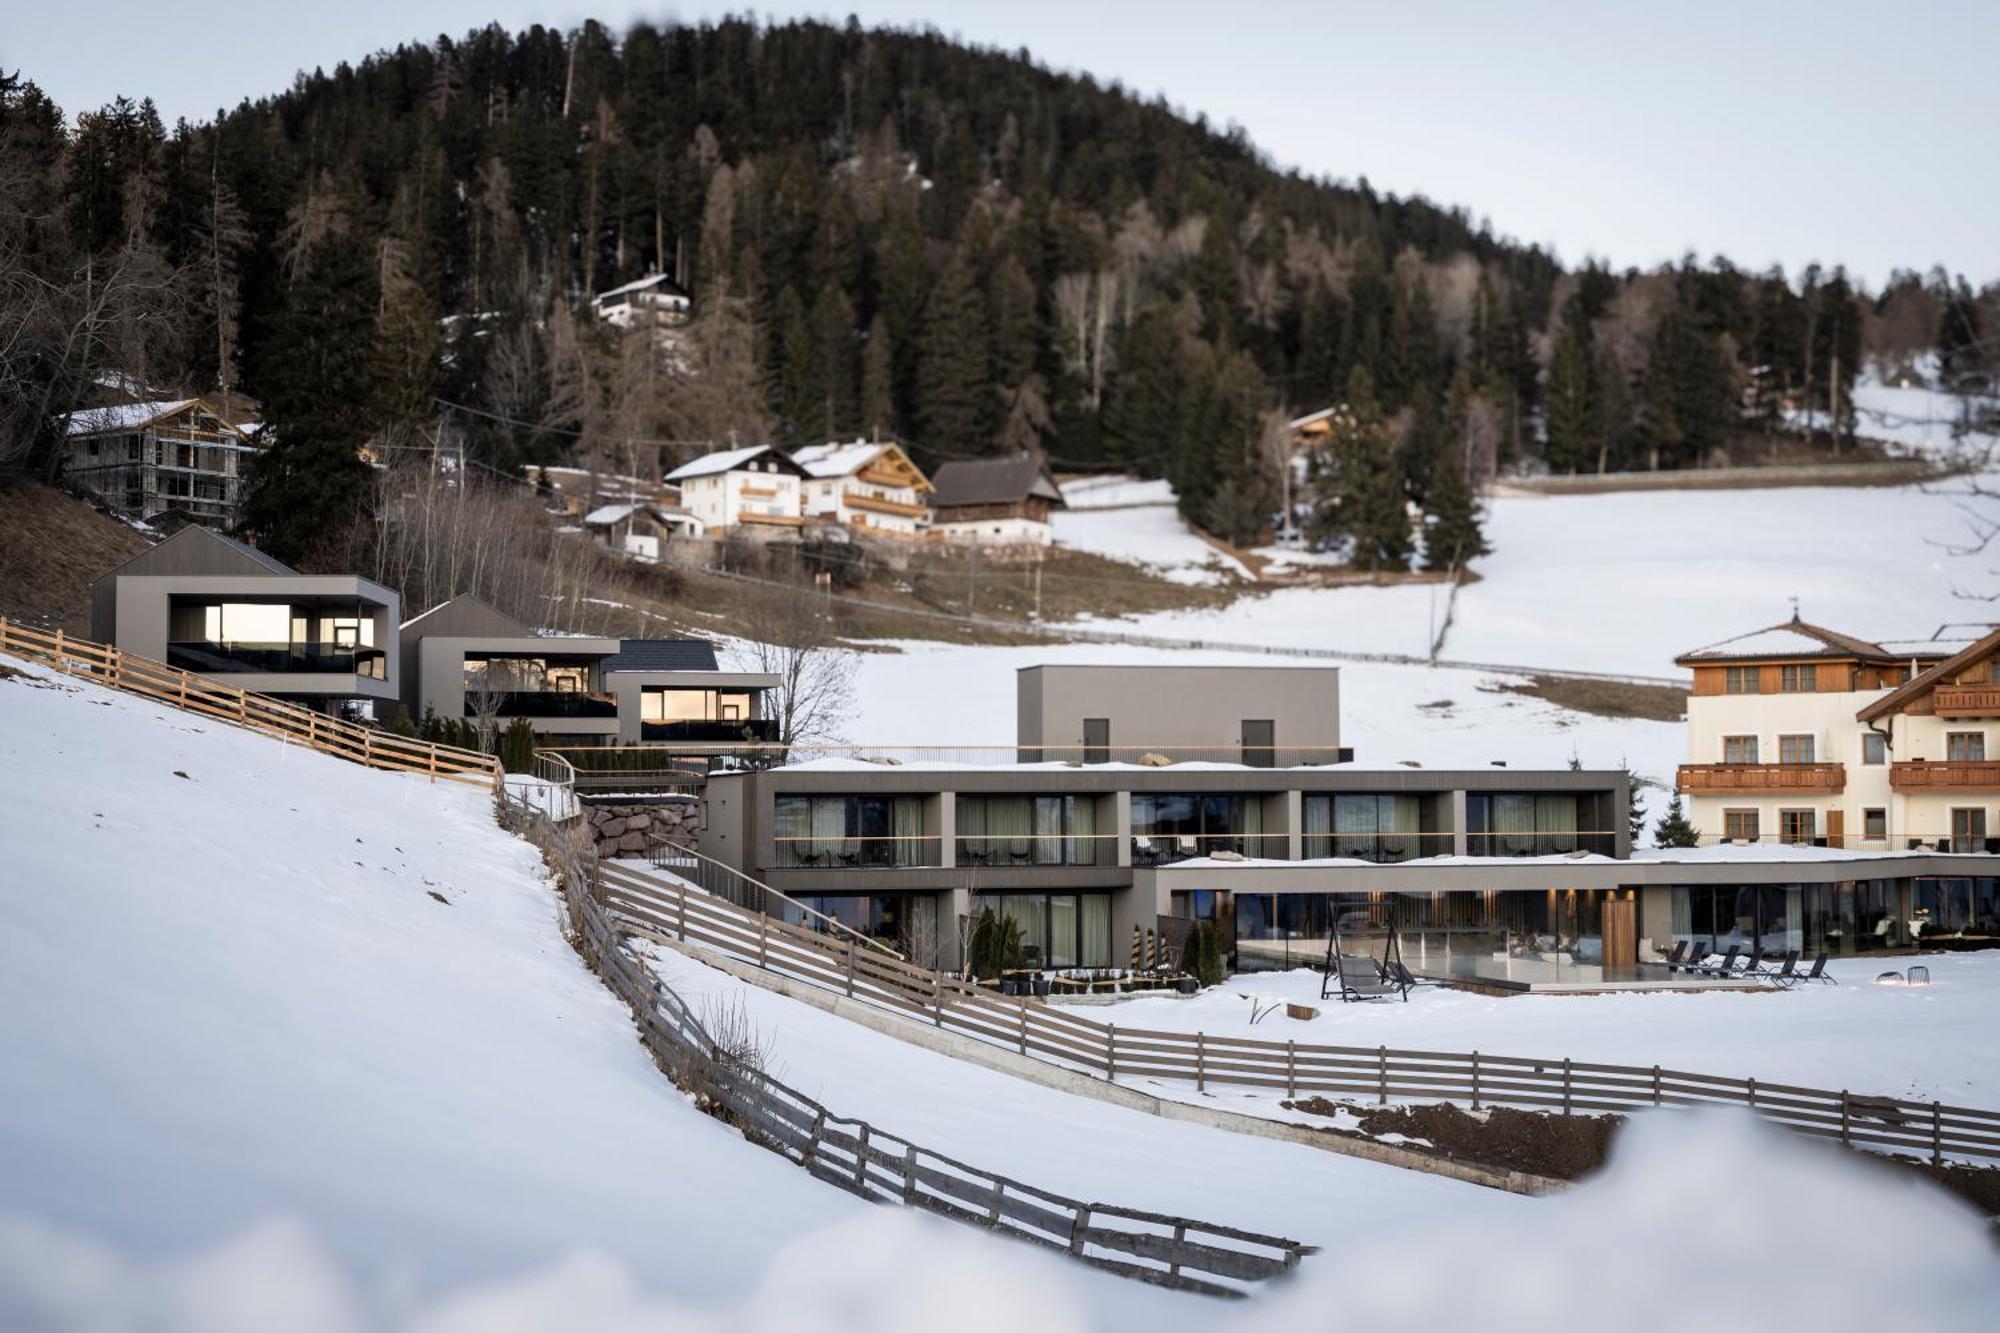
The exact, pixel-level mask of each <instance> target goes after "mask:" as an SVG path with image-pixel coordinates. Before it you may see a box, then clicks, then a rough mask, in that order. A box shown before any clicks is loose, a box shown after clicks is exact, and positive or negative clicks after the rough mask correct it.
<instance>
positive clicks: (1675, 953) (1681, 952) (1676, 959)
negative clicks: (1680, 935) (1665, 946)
mask: <svg viewBox="0 0 2000 1333" xmlns="http://www.w3.org/2000/svg"><path fill="white" fill-rule="evenodd" d="M1687 951H1688V942H1687V941H1686V940H1678V941H1676V942H1675V944H1674V947H1673V950H1672V951H1671V952H1670V953H1668V954H1667V956H1666V957H1664V958H1660V959H1656V960H1655V961H1656V962H1657V963H1659V965H1660V966H1661V967H1664V968H1666V969H1667V971H1669V972H1675V971H1678V970H1679V969H1680V965H1681V960H1682V959H1683V958H1686V957H1687Z"/></svg>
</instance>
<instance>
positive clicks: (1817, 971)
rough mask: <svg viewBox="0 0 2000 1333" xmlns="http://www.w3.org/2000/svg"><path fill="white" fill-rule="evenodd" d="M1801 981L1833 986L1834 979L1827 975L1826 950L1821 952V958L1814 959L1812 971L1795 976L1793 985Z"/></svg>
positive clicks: (1795, 974) (1798, 973)
mask: <svg viewBox="0 0 2000 1333" xmlns="http://www.w3.org/2000/svg"><path fill="white" fill-rule="evenodd" d="M1801 981H1824V982H1825V983H1826V984H1827V985H1829V986H1831V985H1832V984H1833V978H1832V977H1830V976H1828V975H1827V974H1826V950H1824V949H1822V950H1820V953H1819V957H1817V958H1815V959H1813V965H1812V969H1811V970H1810V971H1807V972H1796V973H1794V974H1793V977H1792V984H1794V985H1796V984H1797V983H1798V982H1801Z"/></svg>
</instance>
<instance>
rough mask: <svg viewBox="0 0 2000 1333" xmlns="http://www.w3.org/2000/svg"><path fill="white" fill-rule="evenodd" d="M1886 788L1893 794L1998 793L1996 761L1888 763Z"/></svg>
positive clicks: (1999, 761)
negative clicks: (1905, 792) (1915, 792)
mask: <svg viewBox="0 0 2000 1333" xmlns="http://www.w3.org/2000/svg"><path fill="white" fill-rule="evenodd" d="M1889 786H1890V787H1891V789H1893V790H1895V791H1918V792H1922V791H1978V792H2000V759H1975V760H1951V759H1945V760H1938V761H1936V762H1926V761H1924V760H1922V759H1918V760H1914V761H1912V762H1909V763H1901V764H1891V765H1889Z"/></svg>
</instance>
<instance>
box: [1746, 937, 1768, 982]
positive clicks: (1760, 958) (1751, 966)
mask: <svg viewBox="0 0 2000 1333" xmlns="http://www.w3.org/2000/svg"><path fill="white" fill-rule="evenodd" d="M1763 974H1764V946H1763V945H1761V944H1758V945H1754V946H1752V948H1751V950H1750V961H1749V962H1747V963H1745V964H1743V975H1744V976H1746V977H1759V976H1762V975H1763Z"/></svg>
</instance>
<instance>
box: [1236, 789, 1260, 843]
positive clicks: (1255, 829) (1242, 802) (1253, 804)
mask: <svg viewBox="0 0 2000 1333" xmlns="http://www.w3.org/2000/svg"><path fill="white" fill-rule="evenodd" d="M1236 803H1237V805H1238V806H1239V811H1236V812H1232V813H1235V814H1236V816H1237V819H1236V827H1237V829H1238V830H1239V831H1240V832H1241V833H1242V834H1243V848H1242V850H1243V854H1244V855H1245V856H1263V855H1266V852H1265V849H1264V836H1263V835H1264V801H1263V798H1262V797H1259V796H1239V797H1237V798H1236Z"/></svg>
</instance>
